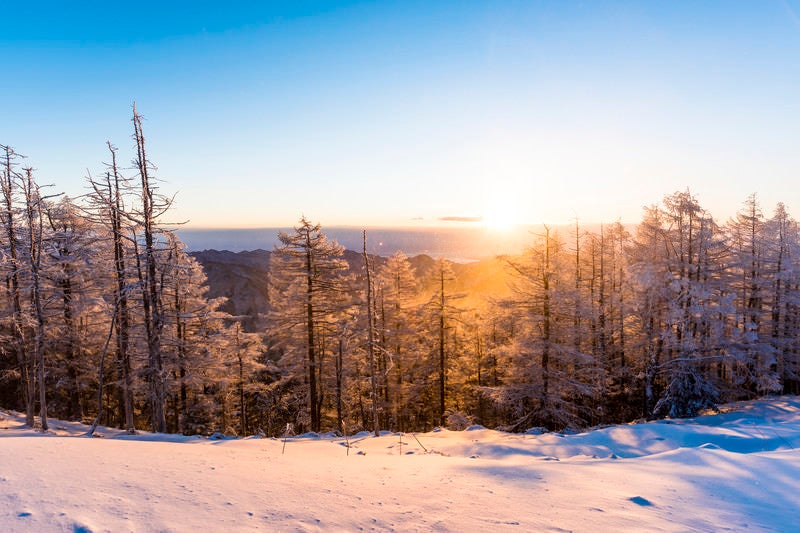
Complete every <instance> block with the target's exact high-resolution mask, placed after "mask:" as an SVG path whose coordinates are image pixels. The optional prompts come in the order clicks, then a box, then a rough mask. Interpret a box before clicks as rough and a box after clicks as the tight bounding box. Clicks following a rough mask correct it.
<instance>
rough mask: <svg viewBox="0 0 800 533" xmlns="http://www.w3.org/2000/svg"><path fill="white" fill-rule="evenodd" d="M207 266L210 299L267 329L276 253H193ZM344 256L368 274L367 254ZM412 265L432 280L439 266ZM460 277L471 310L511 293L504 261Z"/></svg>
mask: <svg viewBox="0 0 800 533" xmlns="http://www.w3.org/2000/svg"><path fill="white" fill-rule="evenodd" d="M190 253H191V255H192V256H193V257H194V258H195V259H196V260H197V261H198V262H199V263H200V265H202V267H203V269H204V270H205V273H206V276H207V278H208V287H209V291H208V295H209V297H211V298H225V299H226V300H225V303H224V304H223V305H222V306H221V310H223V311H225V312H227V313H230V314H232V315H234V316H242V317H244V318H243V320H242V325H243V327H244V328H245V330H247V331H259V330H261V329H263V326H264V321H263V319H260V318H259V317H263V316H264V315H265V314H266V313H267V312H268V311H269V308H270V307H269V291H268V285H269V282H268V278H269V265H270V257H271V255H272V252H270V251H268V250H260V249H259V250H252V251H243V252H231V251H228V250H203V251H198V252H190ZM371 257H372V258H373V261H374V262H373V264H374V267H375V268H379V267H380V266H381V265H383V264H384V263H385V262H386V258H385V257H382V256H371ZM343 258H344V259H345V261H347V263H348V265H349V267H350V271H351V272H353V273H354V274H356V276H358V277H360V276H361V275H363V271H364V257H363V255H362V254H361V253H359V252H355V251H352V250H345V252H344V255H343ZM409 262H410V263H411V266H412V267H413V269H414V271H415V272H416V275H417V278H418V279H420V280H423V281H424V280H431V278H432V276H433V275H434V268H435V265H436V261H435V259H433V258H431V257H430V256H428V255H424V254H421V255H416V256H414V257H411V258H409ZM452 265H453V271H454V273H455V276H456V279H455V280H454V282H453V286H452V290H453V291H454V292H458V293H461V294H464V295H465V298H464V299H463V305H464V306H465V307H471V308H472V307H479V306H481V305H482V304H483V303H484V302H485V301H486V300H488V299H489V298H495V297H501V296H506V295H508V284H507V275H508V273H507V271H506V269H505V268H504V259H502V258H491V259H484V260H481V261H475V262H472V263H452ZM434 285H435V284H434V283H433V282H432V281H431V282H430V283H424V284H423V286H425V287H427V291H426V292H430V293H432V292H433V291H434V290H435V287H434Z"/></svg>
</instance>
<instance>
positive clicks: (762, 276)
mask: <svg viewBox="0 0 800 533" xmlns="http://www.w3.org/2000/svg"><path fill="white" fill-rule="evenodd" d="M132 124H133V135H132V140H133V142H132V148H133V156H132V157H131V161H132V162H131V164H130V165H126V166H125V167H124V168H123V167H122V166H121V165H120V164H119V163H118V157H119V150H118V149H117V148H116V147H115V146H114V145H113V144H111V143H108V145H107V150H108V162H107V163H106V164H104V166H103V168H102V171H100V172H98V173H96V174H95V175H89V176H87V177H86V184H87V191H88V192H87V193H86V194H85V195H83V196H82V197H79V198H74V199H70V198H67V197H65V196H63V195H48V194H47V193H46V192H45V190H46V188H45V187H41V186H39V185H38V184H37V182H36V179H35V177H34V174H35V172H34V169H33V168H31V167H30V166H25V164H24V163H25V158H24V157H23V156H21V155H20V154H17V153H16V152H15V151H14V150H13V149H12V148H11V147H9V146H5V145H0V158H1V159H2V175H1V177H2V183H1V184H0V185H2V197H1V198H0V203H1V204H2V205H0V248H2V254H3V255H2V258H0V276H2V278H3V280H4V283H3V285H2V289H0V291H2V297H0V348H1V349H0V402H2V405H4V406H7V407H10V408H15V409H19V410H20V411H23V412H24V413H25V417H26V423H27V424H28V425H30V426H31V427H33V426H34V425H38V427H41V428H42V429H43V430H47V429H48V422H47V420H48V417H49V416H54V417H58V418H62V419H70V420H82V421H84V422H87V423H93V427H96V425H97V424H105V425H111V426H117V427H120V428H123V429H125V430H127V431H129V432H134V431H136V430H137V429H150V430H152V431H158V432H182V433H186V434H196V433H197V434H210V433H212V432H217V431H218V432H224V433H226V434H236V435H249V434H254V433H258V434H263V435H269V436H278V435H283V434H286V433H290V432H304V431H315V432H319V431H328V430H333V431H338V432H340V433H343V434H345V433H354V432H356V431H361V430H369V431H372V432H374V433H376V434H377V433H378V432H379V431H380V430H381V429H387V430H394V431H419V430H429V429H432V428H434V427H436V426H447V427H451V428H464V427H466V426H468V425H469V424H472V423H479V424H483V425H485V426H488V427H497V428H502V429H506V430H511V431H523V430H527V429H530V428H543V429H547V430H564V429H580V428H585V427H590V426H595V425H598V424H606V423H620V422H628V421H632V420H636V419H640V418H653V417H662V416H672V417H677V416H693V415H695V414H697V413H698V412H700V411H701V410H703V409H706V408H712V407H714V406H715V405H717V404H718V403H719V402H724V401H729V400H736V399H745V398H753V397H757V396H763V395H766V394H771V393H792V394H796V393H797V392H798V389H800V375H799V374H798V365H799V364H800V340H798V339H799V338H800V336H799V335H798V333H800V255H798V250H799V249H800V248H799V247H800V233H798V228H797V223H796V221H795V220H794V219H793V218H791V216H790V215H789V214H788V213H787V211H786V209H785V207H784V206H783V205H782V204H779V205H778V206H777V207H776V208H775V210H774V212H773V213H772V214H771V215H770V216H765V215H764V214H763V212H762V209H761V206H760V205H759V202H758V199H757V197H756V196H755V195H752V196H750V197H749V198H747V200H746V201H745V202H744V204H743V206H742V208H741V209H740V210H739V212H738V213H737V215H736V216H735V217H734V218H733V219H731V220H729V221H726V222H725V223H719V222H718V221H716V220H715V219H714V218H713V217H712V216H711V214H710V213H708V212H707V211H706V210H705V209H703V208H702V206H701V205H700V203H699V202H698V200H697V199H696V198H695V197H694V196H693V195H692V194H691V193H690V192H689V191H684V192H676V193H674V194H672V195H669V196H667V197H666V198H664V199H663V200H662V201H661V202H660V203H659V204H656V205H653V206H650V207H647V208H645V210H644V213H643V216H642V220H641V221H640V222H639V223H638V224H637V225H635V226H626V225H623V224H621V223H620V222H615V223H612V224H608V225H605V224H604V225H602V226H600V227H599V228H597V229H593V230H592V231H589V230H586V229H585V228H582V227H581V226H580V224H579V223H578V222H576V223H575V226H574V228H572V229H570V230H564V229H563V228H562V229H561V230H560V231H556V230H555V229H553V228H549V227H547V226H543V227H542V229H541V231H540V232H538V233H535V234H532V235H531V243H530V247H529V248H528V249H527V250H525V251H524V252H523V253H521V254H519V255H517V256H508V257H502V258H500V259H499V260H498V261H496V262H495V264H499V265H501V266H500V267H498V269H497V270H495V271H493V272H490V274H489V275H490V276H494V277H502V278H503V279H504V280H506V281H507V288H508V290H506V291H501V292H498V293H497V294H489V295H486V296H485V297H482V298H477V299H476V298H475V295H470V294H467V293H466V292H465V291H464V290H463V284H462V283H461V281H462V280H459V277H458V276H457V275H456V269H454V267H455V266H456V265H454V264H453V263H451V262H449V261H447V260H445V259H437V260H435V261H433V260H431V263H430V264H429V265H428V266H427V268H424V269H415V267H414V261H412V260H411V259H409V258H408V257H406V256H405V255H404V254H402V253H397V254H395V255H393V256H391V257H388V258H381V257H376V256H372V255H370V254H368V253H367V252H366V250H367V248H368V246H367V242H368V237H369V236H368V234H367V233H366V232H365V233H364V239H363V240H364V242H363V249H362V250H361V258H360V261H359V262H358V264H353V263H352V261H351V262H350V263H348V261H345V259H344V250H343V248H342V247H341V246H339V245H338V244H337V243H336V242H335V241H332V240H330V239H328V238H327V236H326V235H325V233H324V231H323V230H322V227H321V226H320V225H319V224H318V223H314V222H311V221H310V220H308V219H307V218H305V217H302V218H301V219H300V221H299V223H298V224H297V226H296V227H294V229H293V230H292V231H289V232H285V233H280V234H279V240H280V244H279V245H278V246H276V247H275V250H274V252H273V253H272V257H271V261H270V268H269V274H268V278H269V279H268V282H269V283H268V286H269V291H268V294H265V295H263V297H265V298H268V300H269V312H268V313H267V314H266V315H264V316H260V317H244V316H234V315H231V314H228V313H224V312H222V311H221V310H220V306H221V305H222V303H223V302H222V300H221V299H211V298H209V297H208V295H207V294H208V290H207V286H206V285H207V283H206V277H205V274H204V272H203V270H202V268H201V266H200V265H199V264H198V263H197V261H196V260H195V259H193V258H192V257H191V256H190V255H189V254H188V253H187V252H186V250H185V246H184V245H183V243H181V241H180V240H179V239H178V237H177V235H176V233H175V228H176V227H175V226H171V225H169V224H167V223H166V222H164V220H165V214H166V213H168V212H169V209H170V206H171V203H172V199H171V198H170V197H168V196H165V195H163V194H161V193H160V192H159V190H160V183H159V181H158V179H157V178H156V176H155V166H154V165H153V164H152V162H151V161H150V159H149V158H148V155H147V150H146V143H145V137H144V132H143V129H142V120H141V116H140V115H139V114H138V113H137V112H136V109H135V106H134V110H133V118H132ZM252 324H257V325H259V327H258V328H257V329H255V330H253V328H252ZM37 414H38V417H37V416H36V415H37Z"/></svg>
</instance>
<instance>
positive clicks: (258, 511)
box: [0, 397, 800, 532]
mask: <svg viewBox="0 0 800 533" xmlns="http://www.w3.org/2000/svg"><path fill="white" fill-rule="evenodd" d="M52 425H53V427H54V428H55V429H54V431H53V432H52V433H51V434H47V435H42V434H40V433H36V432H34V431H32V430H30V429H26V428H24V427H23V426H22V419H21V417H20V416H19V415H18V414H16V413H0V530H2V531H12V532H13V531H26V532H27V531H69V532H88V531H193V530H198V531H248V530H262V531H359V530H368V531H371V530H376V531H432V530H435V531H476V530H485V531H499V530H508V531H742V530H747V531H798V530H800V451H798V448H799V447H800V399H798V398H796V397H783V398H776V399H772V400H768V401H758V402H751V403H743V404H737V405H732V406H728V408H727V409H726V410H725V412H724V413H723V414H718V415H712V416H705V417H699V418H697V419H693V420H670V421H660V422H653V423H647V424H636V425H628V426H616V427H609V428H605V429H600V430H596V431H592V432H588V433H583V434H577V435H561V434H544V435H514V434H507V433H501V432H496V431H490V430H487V429H483V428H471V430H468V431H463V432H450V431H446V430H442V431H436V432H431V433H425V434H417V435H416V436H414V435H411V434H404V435H399V434H386V435H384V436H381V437H379V438H374V437H370V436H366V435H359V436H356V437H351V438H350V439H349V442H350V448H349V449H348V447H347V446H346V442H345V441H344V439H341V438H333V437H329V438H326V437H318V436H305V437H295V438H291V439H288V440H287V441H286V442H284V441H282V440H275V439H255V438H254V439H241V440H209V439H203V438H189V437H181V436H170V435H153V434H148V433H142V434H139V435H135V436H126V435H122V434H120V432H119V431H117V430H111V429H105V428H103V429H102V430H101V431H100V433H101V434H102V435H104V438H86V437H82V436H81V435H82V434H83V433H84V432H85V430H86V428H85V427H84V426H81V425H79V424H74V423H60V422H55V423H53V424H52ZM417 439H418V440H417Z"/></svg>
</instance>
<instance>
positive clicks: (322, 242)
mask: <svg viewBox="0 0 800 533" xmlns="http://www.w3.org/2000/svg"><path fill="white" fill-rule="evenodd" d="M278 239H279V240H280V242H281V244H280V245H278V246H276V247H275V251H274V255H273V259H272V262H271V264H270V281H271V286H272V296H271V301H272V305H273V309H274V313H273V324H274V330H273V333H274V336H275V338H276V339H278V342H279V343H280V346H281V347H282V348H283V350H284V356H283V357H284V358H286V359H289V360H291V361H292V362H291V363H290V365H291V364H293V365H297V363H298V360H299V362H300V368H302V369H303V370H304V374H305V385H306V387H307V389H306V390H307V392H306V398H307V403H306V405H307V413H308V419H309V426H310V429H311V430H312V431H320V429H321V426H322V400H323V396H324V391H323V389H322V379H321V377H322V370H323V356H324V354H325V352H326V348H327V345H326V343H325V342H324V341H325V340H326V337H327V340H328V342H330V340H331V337H332V336H334V335H331V332H332V331H334V329H332V328H331V326H332V325H333V324H334V323H335V315H336V314H337V312H338V311H340V310H341V308H342V303H341V297H342V291H343V285H342V279H341V274H342V272H343V271H344V270H346V269H347V264H346V263H345V262H344V260H343V259H342V258H341V256H342V253H343V251H344V248H342V247H341V246H340V245H339V244H338V243H336V242H335V241H330V240H328V238H327V236H326V235H325V233H323V232H322V226H321V225H319V224H312V223H311V222H310V221H309V220H308V219H306V218H305V216H303V217H301V218H300V222H299V224H298V225H297V226H296V227H295V228H294V231H293V232H291V233H287V232H280V233H279V234H278ZM301 353H302V355H301ZM295 370H296V367H295Z"/></svg>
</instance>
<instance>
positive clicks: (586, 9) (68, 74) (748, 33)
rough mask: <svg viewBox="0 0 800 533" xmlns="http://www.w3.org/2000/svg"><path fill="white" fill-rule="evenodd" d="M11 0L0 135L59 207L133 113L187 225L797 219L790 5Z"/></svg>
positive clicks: (797, 95) (771, 0) (799, 94)
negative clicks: (675, 212)
mask: <svg viewBox="0 0 800 533" xmlns="http://www.w3.org/2000/svg"><path fill="white" fill-rule="evenodd" d="M23 4H25V3H23V2H15V3H11V4H10V5H5V6H3V19H4V21H5V23H4V25H3V26H4V28H3V31H2V32H0V54H2V57H3V62H4V68H3V71H4V76H3V82H2V83H0V143H3V144H9V145H11V146H13V147H14V148H15V149H16V150H17V151H19V152H21V153H24V154H26V155H27V156H28V157H29V162H30V164H31V165H33V166H34V167H35V168H36V169H38V170H37V175H38V179H39V181H40V182H41V183H54V184H56V186H57V188H58V189H59V190H64V191H65V192H67V193H68V194H71V195H77V194H80V193H81V192H82V191H83V190H84V183H85V182H84V178H85V176H86V174H87V172H93V173H96V172H99V171H101V170H102V162H103V161H105V160H107V159H108V158H107V156H106V152H105V141H106V140H110V141H112V142H113V143H115V144H116V145H117V146H119V147H120V149H121V153H122V158H123V160H124V161H127V160H129V159H130V158H131V157H132V153H133V151H132V149H131V146H130V145H131V140H130V132H131V125H130V110H131V109H130V108H131V104H132V102H133V101H134V100H136V102H137V107H138V109H139V111H140V112H141V113H142V114H143V115H144V116H145V119H146V121H145V134H146V136H147V140H148V143H149V154H150V156H151V158H152V159H153V161H154V162H155V163H156V164H157V165H158V168H159V170H158V176H159V177H160V178H161V179H163V180H164V182H165V183H164V184H163V185H162V190H163V191H164V192H169V193H173V192H177V193H178V194H177V200H176V210H175V213H174V214H173V218H174V219H175V220H184V219H186V220H189V221H190V225H191V226H194V227H238V226H244V227H259V226H275V225H278V226H286V225H290V224H292V223H294V222H295V221H296V220H297V218H299V216H300V215H301V214H305V215H307V216H309V217H310V218H312V219H314V220H318V221H320V222H322V223H323V224H324V225H342V224H347V225H370V226H374V225H404V224H416V225H421V224H434V223H437V222H438V219H439V218H441V217H476V216H483V217H487V218H492V219H495V220H497V219H507V220H515V221H520V222H529V223H539V222H550V223H560V222H564V221H567V220H571V219H573V218H574V217H575V216H578V217H580V218H581V219H582V220H585V221H587V222H599V221H612V220H616V219H617V218H621V219H622V220H623V221H631V222H635V221H637V220H638V219H639V216H640V213H641V208H642V206H643V205H649V204H652V203H656V202H658V201H659V200H660V199H661V198H662V197H663V196H664V195H666V194H669V193H672V192H674V191H676V190H683V189H686V188H687V187H688V188H690V189H691V190H692V191H693V192H695V193H696V194H697V196H698V197H699V199H700V201H701V204H702V205H703V206H704V207H706V208H707V209H709V210H710V211H711V212H712V213H713V214H714V215H715V216H717V217H718V218H719V219H721V220H724V219H726V218H727V217H728V216H731V215H732V214H733V213H734V212H735V211H736V210H737V209H738V208H739V207H740V206H741V204H742V202H743V201H744V200H745V198H746V197H747V195H748V194H750V193H753V192H756V193H758V195H759V198H760V200H761V203H762V206H763V207H764V210H765V212H767V213H769V212H771V210H772V208H773V207H774V204H775V203H776V202H778V201H783V202H785V203H786V204H787V206H788V208H789V210H790V212H793V213H795V214H796V215H797V214H798V213H800V188H798V187H796V183H797V179H796V178H797V175H798V169H800V150H798V138H800V135H798V133H800V132H799V131H798V130H800V18H798V13H800V1H798V0H787V1H783V0H753V1H748V2H745V1H717V2H713V1H711V2H702V3H699V2H688V1H687V2H569V1H563V2H562V1H552V2H548V1H529V2H514V1H507V2H470V1H458V2H447V1H441V2H414V1H406V2H337V3H333V2H291V3H288V2H287V4H290V6H291V7H286V6H284V5H281V3H271V2H237V1H230V2H224V3H220V2H213V3H211V2H171V3H168V4H169V5H168V6H162V5H160V3H158V2H137V3H130V4H127V3H107V2H79V3H66V2H50V3H48V2H37V3H30V4H31V5H23ZM798 216H800V215H798Z"/></svg>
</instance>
